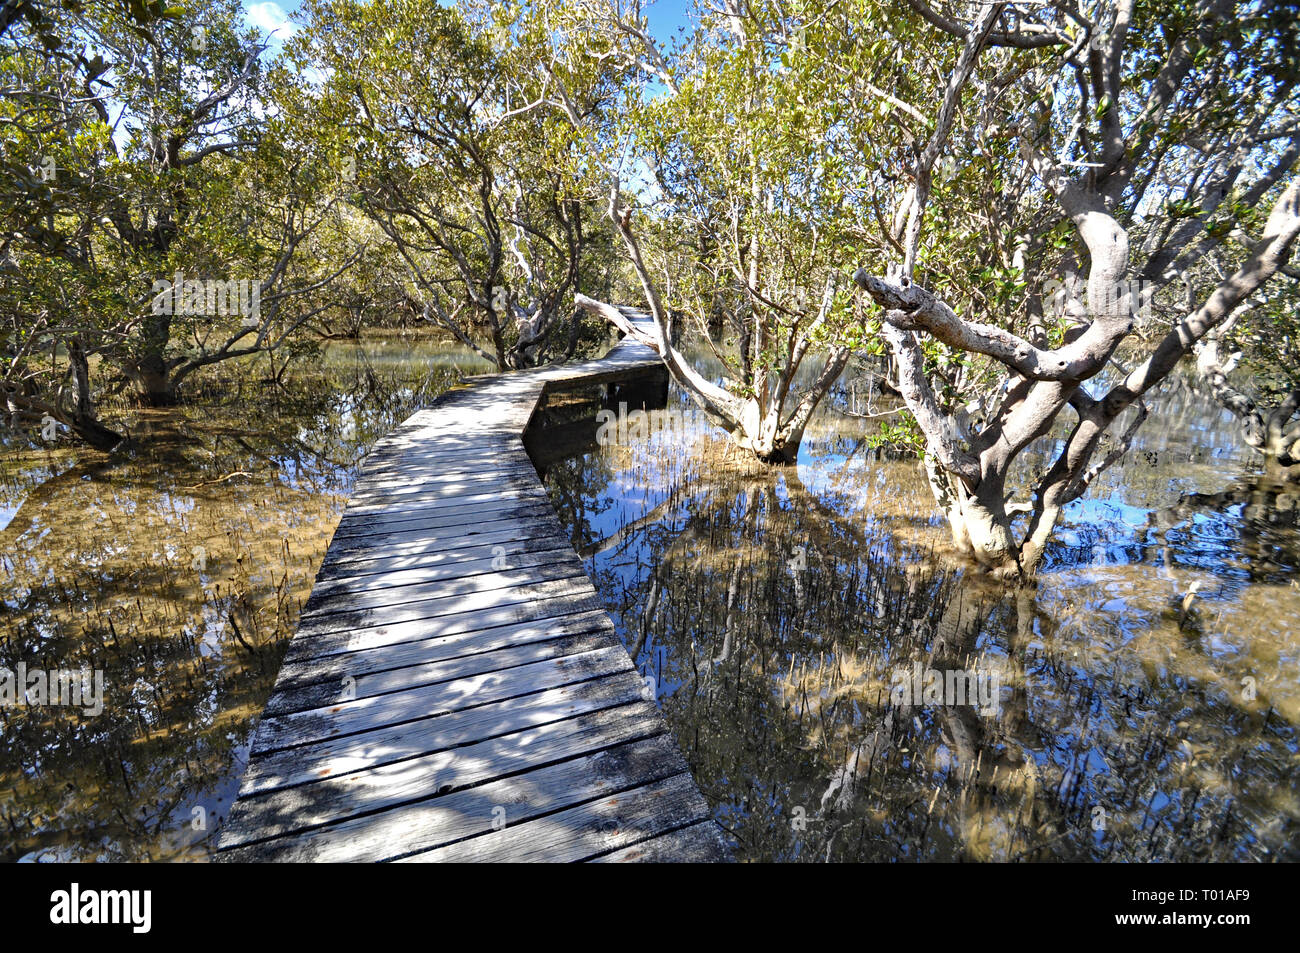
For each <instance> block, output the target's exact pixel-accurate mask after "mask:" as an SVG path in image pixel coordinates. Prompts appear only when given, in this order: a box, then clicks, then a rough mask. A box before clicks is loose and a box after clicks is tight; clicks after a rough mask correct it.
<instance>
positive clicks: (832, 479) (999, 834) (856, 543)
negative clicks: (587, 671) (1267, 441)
mask: <svg viewBox="0 0 1300 953" xmlns="http://www.w3.org/2000/svg"><path fill="white" fill-rule="evenodd" d="M848 401H849V398H848V397H846V396H845V395H844V394H841V395H840V400H839V401H838V406H839V409H843V408H844V407H845V406H846V404H847V403H848ZM670 407H671V408H674V409H676V410H679V411H680V412H681V419H682V421H683V425H682V426H679V427H665V428H661V429H659V430H658V431H657V432H654V433H652V434H650V435H648V436H641V437H638V436H637V435H636V434H631V435H629V438H628V439H627V440H626V441H623V442H622V443H618V442H617V441H616V442H615V445H607V446H598V447H597V446H593V445H592V440H591V439H589V440H588V446H587V448H586V449H585V450H584V451H583V452H581V453H579V454H576V455H574V456H572V457H570V458H569V459H567V460H562V461H553V462H551V463H550V466H549V469H548V472H547V476H546V479H547V483H548V486H549V487H550V490H551V495H552V498H553V499H554V500H555V502H556V505H557V508H558V510H559V511H560V513H561V516H562V518H564V519H565V520H566V521H567V523H568V525H569V526H570V527H571V529H572V533H573V539H574V543H575V546H577V547H578V549H579V551H580V552H582V553H583V555H584V556H585V557H586V561H587V565H588V568H589V571H590V572H591V574H592V577H593V579H594V580H595V581H596V583H597V588H598V590H599V592H600V593H601V596H602V599H603V601H604V603H605V605H606V607H607V608H608V609H609V610H610V612H611V615H612V616H613V617H614V619H615V622H616V624H617V626H618V629H619V632H620V634H621V635H622V637H623V639H624V641H625V643H626V644H627V645H628V647H629V650H630V651H632V653H633V655H634V657H635V659H636V662H637V664H638V666H639V667H640V668H641V670H642V672H643V673H644V674H646V675H648V676H651V677H653V678H654V679H655V684H656V685H657V692H658V698H659V702H660V704H661V705H662V706H663V708H664V710H665V712H666V714H667V716H668V719H669V722H670V725H671V728H672V731H673V732H674V734H675V735H676V737H677V739H678V741H679V743H680V744H681V746H682V748H683V750H684V751H685V752H686V755H687V758H688V760H689V761H690V763H691V766H692V769H693V771H694V774H695V777H696V780H697V782H698V783H699V784H700V787H701V789H702V790H703V792H704V794H705V796H706V797H707V798H708V799H709V801H710V803H711V804H712V805H713V808H714V812H715V816H716V817H717V818H718V820H719V821H720V822H721V823H722V824H723V825H724V826H725V827H726V828H727V829H728V830H729V831H730V832H731V834H732V835H733V837H734V839H735V843H736V845H737V850H738V856H739V857H741V858H742V859H747V860H827V859H829V860H894V859H927V860H1049V859H1057V860H1103V859H1105V860H1115V859H1132V860H1148V859H1170V860H1207V859H1216V860H1229V859H1232V860H1245V859H1256V860H1269V859H1281V858H1285V859H1296V857H1297V855H1298V853H1300V849H1298V848H1297V841H1298V838H1297V833H1298V832H1300V825H1298V822H1300V796H1298V794H1300V792H1298V791H1297V778H1298V777H1300V771H1298V770H1297V768H1298V766H1300V753H1298V751H1297V738H1296V725H1297V721H1300V691H1298V689H1297V675H1300V658H1298V652H1297V642H1298V641H1300V626H1297V623H1296V619H1297V618H1300V523H1298V520H1297V513H1298V512H1300V505H1298V503H1297V491H1296V488H1295V487H1291V488H1289V489H1285V488H1280V487H1275V486H1272V485H1270V484H1268V482H1267V481H1264V480H1261V479H1260V478H1259V476H1258V474H1257V473H1256V472H1255V470H1256V468H1255V467H1254V465H1253V463H1252V461H1251V460H1250V458H1249V456H1248V455H1247V454H1246V453H1244V452H1241V451H1239V450H1238V449H1237V447H1238V443H1237V442H1236V441H1235V440H1234V438H1233V434H1232V429H1231V428H1232V422H1231V419H1230V418H1229V417H1228V416H1227V415H1226V414H1223V413H1221V412H1220V411H1219V410H1218V409H1217V408H1216V407H1214V406H1213V405H1211V404H1210V403H1208V402H1207V401H1205V400H1204V399H1203V398H1201V397H1199V396H1198V395H1196V394H1195V393H1193V392H1192V391H1191V390H1189V389H1188V388H1187V387H1185V386H1182V385H1171V387H1170V392H1169V393H1168V394H1166V395H1164V396H1163V397H1162V398H1161V400H1160V402H1159V404H1158V405H1157V406H1154V407H1153V413H1152V418H1151V419H1150V420H1149V421H1148V422H1147V424H1146V426H1145V427H1144V428H1143V430H1142V431H1141V432H1140V435H1139V437H1138V439H1137V441H1136V443H1135V446H1134V448H1133V450H1132V451H1131V452H1130V454H1129V455H1128V457H1126V458H1125V460H1124V461H1123V462H1122V463H1121V464H1119V465H1117V466H1115V467H1113V468H1112V469H1111V470H1109V471H1108V472H1107V473H1105V474H1104V475H1103V477H1102V478H1101V479H1100V480H1099V481H1098V483H1097V485H1096V486H1094V488H1093V490H1092V492H1091V493H1090V494H1089V496H1088V497H1087V498H1085V499H1084V500H1081V501H1079V502H1078V503H1076V504H1074V505H1072V506H1071V507H1070V508H1069V510H1068V511H1067V512H1066V514H1065V516H1064V519H1063V522H1062V527H1061V531H1060V532H1059V534H1058V536H1057V540H1056V542H1055V543H1054V544H1053V546H1052V548H1051V550H1050V552H1049V553H1048V556H1047V561H1046V565H1045V568H1044V571H1043V573H1042V576H1041V578H1040V580H1039V585H1038V588H1037V591H1036V592H1028V591H1021V592H1007V591H1005V590H1004V589H1001V588H999V587H993V586H989V585H987V584H985V583H983V582H981V580H980V579H979V578H978V576H977V575H976V574H974V573H972V572H970V571H969V570H967V569H964V568H963V567H962V566H961V565H960V564H959V563H957V562H956V561H955V560H954V559H953V558H952V557H951V554H950V553H948V552H947V549H948V545H947V544H948V536H947V530H946V528H945V526H944V524H943V523H942V521H941V520H940V519H939V518H938V516H937V514H936V512H935V508H934V505H933V500H932V497H931V496H930V493H929V490H928V488H927V486H926V484H925V480H924V476H923V473H922V472H921V470H920V468H919V466H918V464H916V463H915V462H913V461H899V460H890V459H888V458H887V456H882V455H881V454H880V453H879V452H873V451H870V450H869V449H867V441H866V439H865V438H866V437H867V436H868V435H869V434H870V433H871V432H872V431H873V430H874V429H875V426H876V424H875V422H874V421H865V420H862V419H858V418H850V417H845V416H843V415H842V414H840V413H838V412H837V410H835V409H828V410H827V411H826V412H824V413H820V414H819V416H818V418H817V420H816V421H815V425H814V426H813V427H811V428H810V431H809V435H808V437H807V438H806V440H805V443H804V446H803V448H802V450H801V453H800V456H799V461H798V465H797V467H794V468H787V469H785V470H783V471H780V470H778V471H766V472H764V471H759V470H754V469H753V468H752V467H748V466H747V465H745V464H744V462H743V461H742V460H739V459H738V458H737V457H736V456H735V455H734V454H732V453H730V452H729V451H728V448H727V447H726V445H725V443H723V441H722V439H721V435H720V433H718V432H715V431H712V430H711V429H710V428H709V427H708V426H707V424H706V423H705V422H704V421H703V420H702V419H701V417H700V415H699V414H698V413H696V412H695V411H694V409H693V408H692V406H691V405H690V404H689V403H688V402H687V401H686V400H685V399H684V398H683V397H682V395H681V394H679V393H677V392H676V391H675V390H674V392H673V394H672V396H671V398H670ZM858 409H859V410H861V409H865V408H858ZM871 409H873V410H878V409H879V408H878V407H877V408H871ZM569 416H570V417H572V416H573V413H572V411H570V412H569ZM670 422H671V421H670ZM592 436H593V437H594V433H593V434H592ZM1052 439H1053V438H1046V439H1045V441H1044V442H1043V446H1042V447H1040V448H1038V450H1039V456H1038V458H1037V459H1035V458H1034V457H1033V456H1032V455H1027V456H1029V457H1030V458H1029V459H1028V460H1027V461H1026V466H1027V467H1032V466H1033V465H1035V464H1036V463H1041V459H1042V457H1041V453H1042V451H1043V450H1046V449H1050V448H1051V446H1052V445H1053V444H1052ZM1189 593H1191V596H1190V598H1188V594H1189ZM930 671H934V672H935V673H936V675H937V683H938V685H939V686H940V688H949V689H950V690H949V691H948V692H946V693H945V692H944V691H939V690H936V691H935V692H934V693H933V694H927V693H926V691H925V679H926V677H927V673H928V672H930ZM949 673H954V674H955V673H962V674H963V675H964V676H967V677H969V676H974V679H975V680H974V681H969V680H954V682H953V684H952V685H951V686H948V685H947V683H946V681H945V679H946V677H947V676H948V674H949ZM967 688H970V689H972V690H974V691H975V692H976V695H977V696H978V693H979V692H984V695H983V696H980V697H976V699H975V700H976V701H977V703H978V704H977V705H975V706H972V705H970V704H955V703H954V702H970V701H971V698H968V697H961V696H960V695H954V694H953V692H952V691H951V689H956V691H957V692H959V693H962V694H963V695H964V691H963V690H964V689H967ZM993 697H996V702H994V703H993V704H983V703H984V702H985V701H986V700H988V699H992V698H993Z"/></svg>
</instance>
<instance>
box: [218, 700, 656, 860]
mask: <svg viewBox="0 0 1300 953" xmlns="http://www.w3.org/2000/svg"><path fill="white" fill-rule="evenodd" d="M663 732H664V723H663V719H662V717H660V716H659V713H658V711H657V710H656V709H655V706H654V704H653V703H651V702H640V703H637V704H634V705H625V706H622V707H620V708H617V709H612V710H611V709H606V710H604V711H600V712H594V713H592V714H589V715H584V716H582V717H578V718H570V719H566V720H565V721H559V722H551V723H550V724H547V725H543V726H540V727H537V728H529V729H526V730H524V731H519V732H513V733H511V734H505V735H500V736H498V737H496V738H492V739H489V740H486V741H480V742H477V743H475V744H471V745H466V746H464V747H461V748H455V749H452V750H443V751H438V752H434V753H432V754H426V755H420V756H418V757H414V758H408V759H406V760H403V761H397V762H393V763H390V764H386V765H382V766H380V767H375V768H368V769H365V770H362V771H353V772H349V773H347V774H339V775H335V776H332V777H329V778H325V779H322V780H319V781H315V782H313V783H311V784H303V785H298V786H297V787H292V788H282V789H280V790H278V791H272V792H268V793H267V794H263V795H258V796H255V797H248V798H243V799H241V800H240V801H239V802H237V803H236V805H235V806H234V808H232V810H231V814H230V820H231V821H232V822H234V823H233V828H232V829H233V830H235V831H236V833H235V834H233V835H232V836H231V837H230V838H229V839H228V840H227V841H224V842H223V844H222V846H223V847H225V846H235V845H238V844H240V843H246V842H248V839H249V837H250V835H253V834H255V835H256V836H257V837H259V838H269V837H280V836H283V835H285V834H292V833H294V832H296V831H303V830H307V829H309V828H313V827H318V826H320V825H324V824H334V823H336V822H338V821H343V820H347V819H348V818H355V817H358V816H360V815H365V814H373V813H375V812H378V811H382V810H388V809H391V808H394V807H398V806H401V805H404V804H411V803H414V802H417V801H426V802H431V801H433V800H434V799H436V798H445V797H446V796H447V795H448V794H451V793H453V792H455V791H461V790H464V789H465V788H468V787H470V786H471V785H478V784H483V783H485V782H489V781H493V780H496V779H503V778H508V777H510V776H512V775H518V774H523V773H525V772H533V771H536V770H537V769H539V768H545V767H547V766H549V765H552V764H559V763H563V762H565V761H569V760H571V759H574V758H578V757H582V756H584V755H589V754H593V753H595V752H597V751H600V750H603V749H605V748H610V747H613V746H615V745H620V744H625V743H628V742H633V741H638V740H640V739H643V738H652V737H654V736H656V735H660V734H662V733H663ZM557 773H564V774H568V775H569V776H572V774H573V772H572V770H569V771H567V772H557ZM536 781H537V776H536V775H532V776H531V777H530V778H529V780H528V782H527V783H529V784H535V783H536ZM575 793H578V795H579V797H580V796H581V793H585V792H581V790H579V791H578V792H575ZM553 796H562V792H557V795H553ZM570 796H573V795H572V794H571V795H570ZM549 803H550V802H548V804H549ZM401 818H402V825H403V828H404V830H405V833H404V834H403V836H401V837H400V838H392V837H391V836H389V834H388V833H387V831H385V830H384V828H385V827H386V826H387V825H386V824H384V823H383V822H382V821H381V822H380V823H375V820H374V819H367V820H363V821H360V822H359V823H356V824H352V825H349V826H348V828H347V829H345V830H343V831H339V830H338V829H337V828H335V829H333V830H331V831H328V832H323V833H324V836H323V837H321V836H319V835H318V837H317V838H313V837H312V835H310V834H308V835H307V836H305V837H302V838H298V839H297V840H298V841H299V845H298V847H297V848H296V850H298V851H301V850H302V849H303V848H304V847H306V849H308V850H311V851H313V853H314V852H315V851H317V850H319V849H320V848H321V847H322V846H323V844H324V843H328V842H330V841H333V842H334V843H335V844H337V845H338V847H340V848H342V849H343V850H344V851H346V854H347V858H348V859H350V860H382V859H384V857H386V856H391V855H392V854H394V853H397V852H398V851H399V850H401V849H402V848H406V849H411V848H412V847H414V848H416V849H418V848H419V847H422V846H426V843H427V842H426V841H423V840H419V839H417V841H416V843H415V844H412V839H411V838H412V835H413V834H416V832H417V831H418V830H419V829H420V828H421V824H420V822H419V820H418V815H415V814H412V813H411V812H405V811H404V812H401ZM425 819H426V821H427V820H429V819H431V818H430V817H429V816H428V815H426V818H425ZM488 820H489V824H490V822H491V816H490V813H489V819H488ZM437 827H438V825H436V824H432V825H428V826H427V827H426V830H427V831H428V836H431V837H432V838H433V840H432V843H434V844H437V843H444V842H446V841H449V840H452V839H453V838H452V837H451V836H447V835H445V834H439V832H438V830H437ZM376 834H380V835H381V836H378V837H377V836H375V835H376ZM440 837H441V839H439V838H440ZM417 838H418V835H417ZM313 840H316V843H315V844H312V843H311V842H312V841H313ZM307 845H311V846H307ZM277 859H288V858H287V857H280V858H277ZM314 859H320V858H319V856H317V857H316V858H314Z"/></svg>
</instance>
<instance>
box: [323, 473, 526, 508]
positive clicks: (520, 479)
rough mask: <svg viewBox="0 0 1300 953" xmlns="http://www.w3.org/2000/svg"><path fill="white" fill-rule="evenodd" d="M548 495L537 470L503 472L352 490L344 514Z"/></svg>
mask: <svg viewBox="0 0 1300 953" xmlns="http://www.w3.org/2000/svg"><path fill="white" fill-rule="evenodd" d="M539 493H540V494H542V495H547V493H546V488H545V487H543V486H542V482H541V480H539V479H538V478H537V473H536V471H533V470H531V469H530V470H529V472H527V473H524V472H523V471H516V472H514V473H511V472H509V471H506V470H502V471H499V472H495V473H481V474H479V478H477V479H473V480H463V481H457V482H455V483H452V482H448V481H437V482H435V481H428V482H422V483H410V484H406V485H402V486H391V487H384V486H380V487H374V488H372V489H368V490H353V492H352V496H351V497H350V498H349V499H348V506H347V509H346V510H345V511H344V512H347V513H368V512H374V511H375V510H378V509H385V508H388V507H401V508H405V509H409V508H410V507H412V506H425V505H430V506H432V505H435V504H441V505H443V506H464V505H466V504H470V503H475V502H478V501H481V500H485V499H497V500H503V499H516V498H519V497H527V496H530V495H531V496H535V495H537V494H539Z"/></svg>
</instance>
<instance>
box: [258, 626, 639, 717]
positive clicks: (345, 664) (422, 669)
mask: <svg viewBox="0 0 1300 953" xmlns="http://www.w3.org/2000/svg"><path fill="white" fill-rule="evenodd" d="M617 644H618V642H617V639H616V638H615V637H614V634H613V633H612V632H610V631H608V630H598V631H596V632H590V633H583V634H581V635H574V636H565V637H561V638H558V639H550V640H547V641H545V642H529V643H526V644H524V645H512V646H510V647H509V648H502V649H498V650H496V651H494V652H478V653H476V654H474V655H462V656H459V657H457V658H453V659H444V658H436V659H432V660H430V659H418V660H410V659H409V657H408V659H407V660H405V664H394V659H392V658H391V657H390V656H391V655H393V654H395V653H391V652H382V653H381V652H356V653H353V654H351V655H346V656H340V655H336V656H333V658H334V659H335V660H337V661H338V662H339V663H340V668H342V670H343V673H342V674H341V675H339V676H337V677H335V678H332V679H328V680H325V681H315V682H311V683H308V684H304V685H298V686H296V687H294V686H289V685H286V684H285V683H284V682H283V680H281V681H278V682H277V683H276V690H275V694H274V695H273V696H272V697H271V700H270V701H269V702H267V704H266V709H265V713H266V715H267V716H268V717H269V716H272V715H284V714H289V713H290V712H295V711H307V710H309V709H312V708H326V707H328V706H330V705H335V704H339V703H341V702H345V701H349V700H351V699H357V698H366V697H369V696H371V695H383V694H386V693H388V692H396V691H401V690H403V689H407V688H415V687H418V686H420V685H433V684H437V683H439V682H449V681H452V680H454V679H458V678H468V677H470V676H473V675H482V674H484V673H487V672H497V671H503V670H507V669H510V668H513V667H514V666H516V665H523V664H525V663H528V662H540V661H542V660H544V659H550V658H560V657H562V656H565V655H578V654H581V653H583V652H591V651H594V650H596V649H602V648H608V647H610V646H612V645H617ZM417 645H418V646H420V647H422V648H424V649H425V652H429V651H430V650H431V649H432V647H431V646H429V645H427V643H417ZM411 654H415V653H411ZM376 666H383V667H382V668H379V667H376Z"/></svg>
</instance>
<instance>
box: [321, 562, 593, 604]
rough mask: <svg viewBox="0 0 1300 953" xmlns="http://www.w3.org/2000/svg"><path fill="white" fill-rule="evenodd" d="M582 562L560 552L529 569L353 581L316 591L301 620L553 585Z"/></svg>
mask: <svg viewBox="0 0 1300 953" xmlns="http://www.w3.org/2000/svg"><path fill="white" fill-rule="evenodd" d="M582 575H583V573H582V560H580V559H578V557H577V555H576V554H575V553H574V552H573V551H572V550H570V551H568V552H565V551H564V550H560V551H559V552H558V553H554V554H553V555H552V556H551V558H550V559H547V560H544V561H543V560H538V561H535V562H534V563H533V564H532V565H529V566H520V567H518V568H515V569H505V570H492V569H491V568H490V567H489V570H488V571H487V572H479V573H475V574H473V575H470V576H462V577H460V578H457V579H435V580H432V581H428V580H422V581H416V582H409V583H404V584H400V585H395V586H374V587H372V586H370V585H369V584H368V579H369V578H371V577H362V578H361V579H359V580H354V582H355V585H353V586H351V587H347V588H342V589H339V590H333V591H329V592H323V593H321V594H320V595H317V594H316V593H315V592H313V593H312V594H311V596H309V597H308V599H307V602H306V603H305V604H304V605H303V608H302V613H301V615H300V618H301V619H303V620H304V621H305V620H306V619H309V618H315V617H318V616H320V617H323V616H327V615H331V614H334V613H338V612H359V611H361V610H365V609H382V608H387V607H389V606H402V605H411V604H414V603H416V602H419V601H421V600H425V599H432V598H442V599H447V598H451V597H452V596H465V595H472V594H474V593H479V592H488V591H490V590H493V589H516V588H518V587H520V586H527V585H535V584H537V583H541V582H552V581H554V580H557V579H568V578H571V577H574V576H582Z"/></svg>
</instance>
